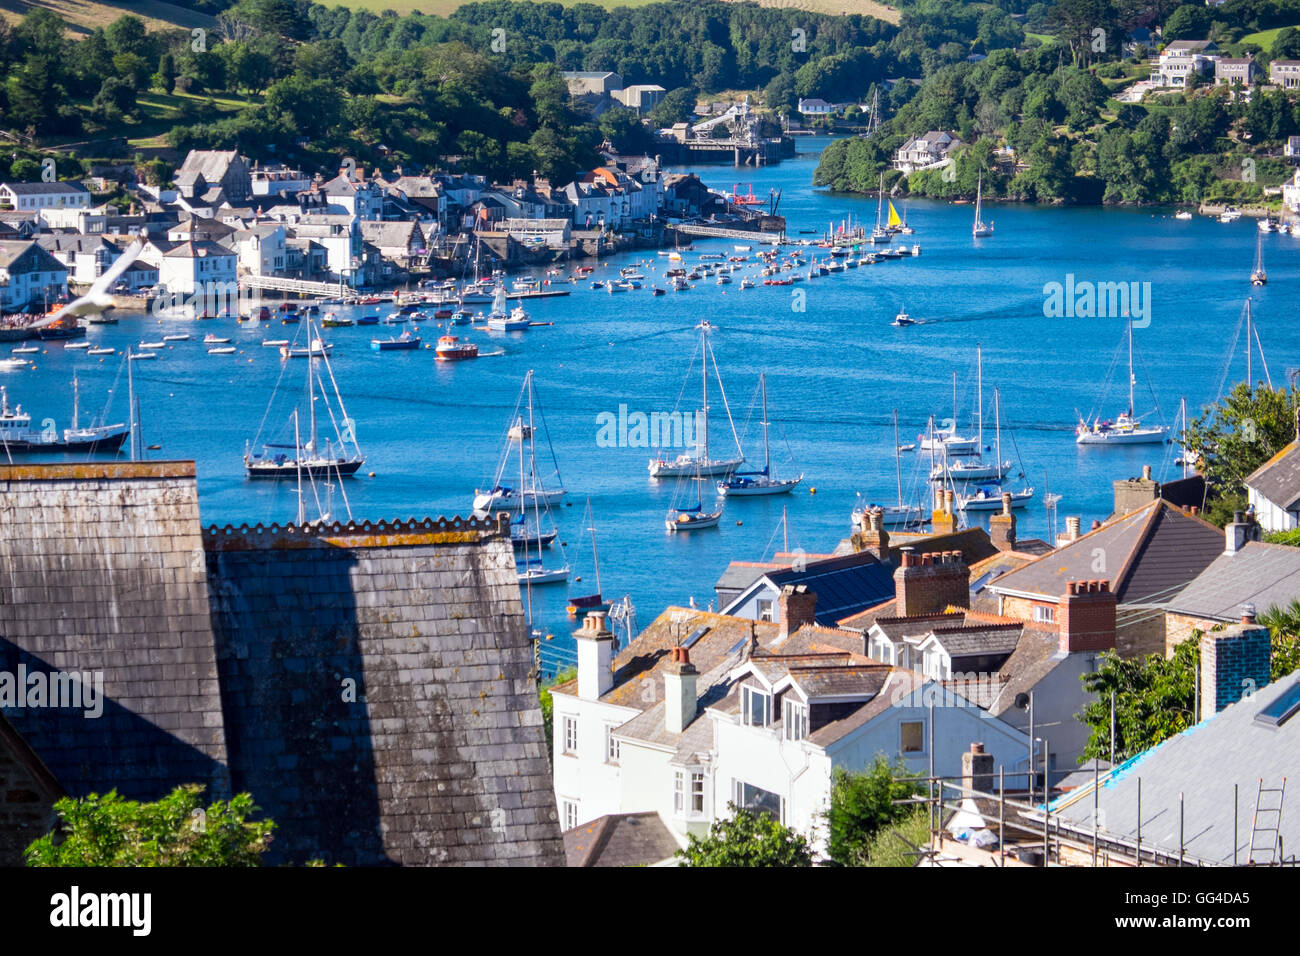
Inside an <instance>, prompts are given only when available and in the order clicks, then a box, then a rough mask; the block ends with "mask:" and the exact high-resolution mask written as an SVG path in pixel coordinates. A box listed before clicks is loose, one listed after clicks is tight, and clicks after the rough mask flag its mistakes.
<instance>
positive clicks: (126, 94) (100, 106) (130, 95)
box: [90, 76, 136, 125]
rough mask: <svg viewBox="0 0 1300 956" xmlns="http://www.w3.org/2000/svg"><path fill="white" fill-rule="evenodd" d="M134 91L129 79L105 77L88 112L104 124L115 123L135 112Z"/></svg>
mask: <svg viewBox="0 0 1300 956" xmlns="http://www.w3.org/2000/svg"><path fill="white" fill-rule="evenodd" d="M135 93H136V90H135V87H134V86H132V85H131V82H130V81H129V80H124V79H122V78H120V77H116V76H110V77H106V78H105V79H104V82H103V84H102V85H101V86H100V87H99V92H98V93H96V94H95V98H94V99H93V100H92V101H91V103H90V114H91V116H93V117H94V118H95V119H96V120H98V121H99V122H101V123H103V124H105V125H109V124H111V123H116V122H118V121H120V120H121V119H122V117H123V116H128V115H130V114H131V113H134V112H135Z"/></svg>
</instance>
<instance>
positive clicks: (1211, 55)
mask: <svg viewBox="0 0 1300 956" xmlns="http://www.w3.org/2000/svg"><path fill="white" fill-rule="evenodd" d="M1217 51H1218V47H1217V46H1216V45H1215V44H1214V42H1213V41H1211V40H1175V41H1174V42H1173V43H1170V44H1169V45H1168V46H1166V47H1165V48H1164V49H1163V50H1162V51H1161V52H1160V60H1159V63H1158V64H1157V66H1156V69H1155V72H1154V73H1153V74H1152V76H1151V79H1152V81H1153V82H1154V83H1155V85H1156V86H1186V85H1187V77H1188V76H1190V75H1191V74H1192V73H1198V74H1200V75H1202V76H1210V75H1212V74H1213V73H1214V64H1215V61H1216V60H1217V59H1218V56H1217V55H1216V53H1217Z"/></svg>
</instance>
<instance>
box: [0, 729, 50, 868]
mask: <svg viewBox="0 0 1300 956" xmlns="http://www.w3.org/2000/svg"><path fill="white" fill-rule="evenodd" d="M63 795H64V794H63V789H62V788H61V787H60V786H59V784H58V781H56V780H55V779H54V777H53V775H52V774H51V773H50V772H49V771H48V770H47V769H46V768H45V766H44V765H43V764H42V763H41V762H40V760H39V759H38V758H37V757H36V755H35V754H34V753H32V751H31V748H29V747H28V746H27V743H26V741H24V740H23V739H22V737H20V736H18V733H17V731H15V730H14V729H13V727H11V726H10V725H9V722H8V721H7V720H5V718H4V716H3V715H0V866H22V865H23V850H25V849H26V848H27V846H28V845H29V844H30V843H31V842H32V841H33V840H35V839H36V838H37V837H39V836H42V835H44V834H46V833H48V832H49V831H50V829H51V828H52V827H53V826H54V822H55V816H54V801H56V800H58V799H59V798H60V797H62V796H63Z"/></svg>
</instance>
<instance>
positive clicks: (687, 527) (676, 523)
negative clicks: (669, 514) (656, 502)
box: [664, 511, 722, 531]
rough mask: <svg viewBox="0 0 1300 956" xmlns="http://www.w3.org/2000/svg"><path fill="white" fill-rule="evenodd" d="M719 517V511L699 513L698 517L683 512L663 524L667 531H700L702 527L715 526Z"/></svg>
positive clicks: (720, 516)
mask: <svg viewBox="0 0 1300 956" xmlns="http://www.w3.org/2000/svg"><path fill="white" fill-rule="evenodd" d="M683 519H684V520H683ZM721 519H722V512H721V511H715V512H713V513H712V514H704V515H700V516H699V517H691V516H690V515H688V514H685V513H683V514H679V515H678V516H677V517H676V518H669V519H667V520H666V521H665V522H664V525H665V526H666V527H667V528H668V530H669V531H700V530H702V529H704V528H716V527H717V526H718V522H719V521H720V520H721Z"/></svg>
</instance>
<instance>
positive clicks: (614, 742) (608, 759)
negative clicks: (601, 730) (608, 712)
mask: <svg viewBox="0 0 1300 956" xmlns="http://www.w3.org/2000/svg"><path fill="white" fill-rule="evenodd" d="M617 729H618V724H606V725H605V763H607V764H613V765H615V766H617V765H618V763H619V762H620V760H621V759H622V756H623V745H622V744H621V743H620V742H619V740H618V738H617V737H615V736H614V731H615V730H617Z"/></svg>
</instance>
